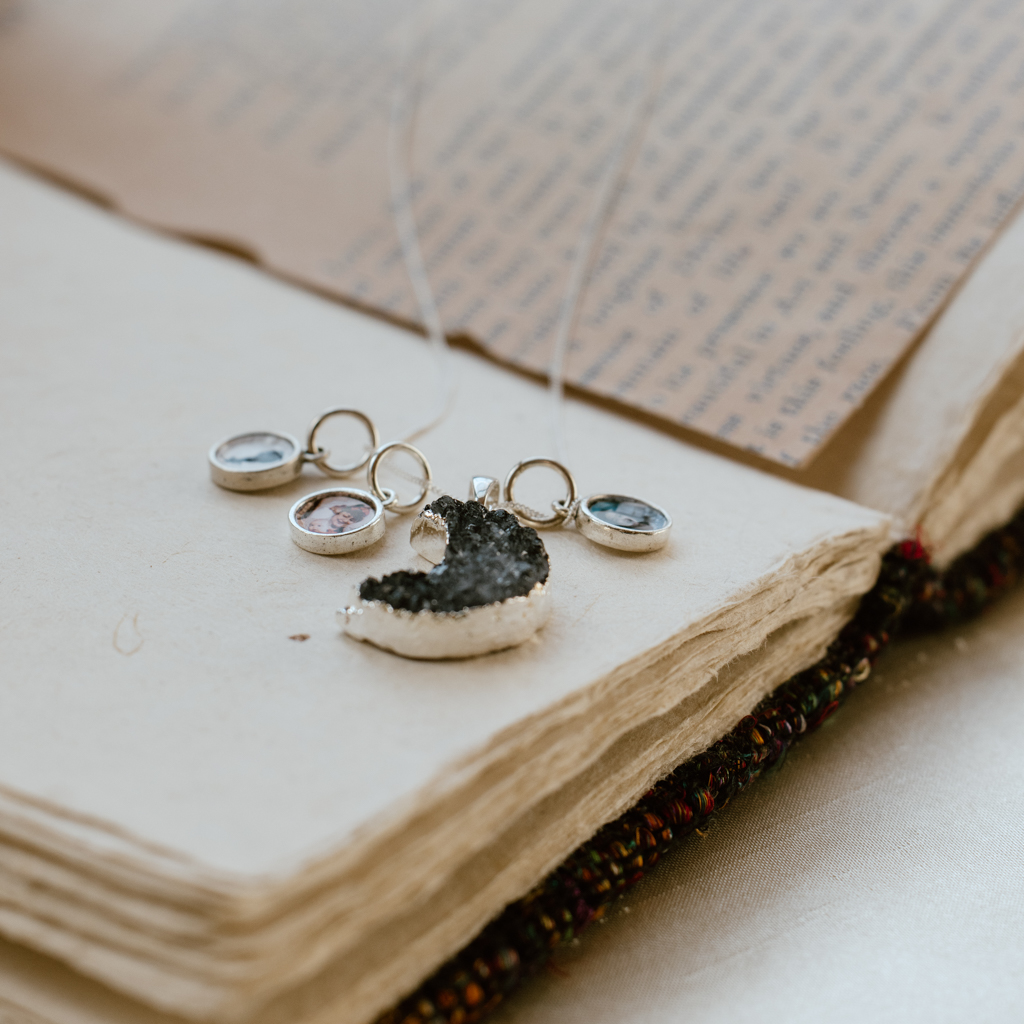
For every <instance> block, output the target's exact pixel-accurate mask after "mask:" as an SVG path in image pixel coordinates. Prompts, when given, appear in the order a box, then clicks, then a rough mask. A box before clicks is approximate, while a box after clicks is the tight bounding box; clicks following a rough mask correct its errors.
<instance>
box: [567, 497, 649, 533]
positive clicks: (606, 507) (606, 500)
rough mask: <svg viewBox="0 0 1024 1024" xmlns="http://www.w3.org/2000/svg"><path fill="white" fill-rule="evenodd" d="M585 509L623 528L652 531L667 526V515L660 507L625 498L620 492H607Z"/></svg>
mask: <svg viewBox="0 0 1024 1024" xmlns="http://www.w3.org/2000/svg"><path fill="white" fill-rule="evenodd" d="M587 511H589V512H590V514H591V515H592V516H593V517H594V518H595V519H600V520H601V522H602V523H607V524H608V525H609V526H618V527H621V528H622V529H625V530H640V531H642V532H644V533H653V532H654V531H655V530H663V529H664V528H665V527H666V526H668V516H666V515H665V513H664V512H662V511H661V509H658V508H654V506H653V505H648V504H647V503H646V502H643V501H639V500H638V499H637V498H627V497H625V496H624V495H622V494H609V495H607V496H605V497H603V498H597V499H596V500H595V501H592V502H590V504H589V505H587Z"/></svg>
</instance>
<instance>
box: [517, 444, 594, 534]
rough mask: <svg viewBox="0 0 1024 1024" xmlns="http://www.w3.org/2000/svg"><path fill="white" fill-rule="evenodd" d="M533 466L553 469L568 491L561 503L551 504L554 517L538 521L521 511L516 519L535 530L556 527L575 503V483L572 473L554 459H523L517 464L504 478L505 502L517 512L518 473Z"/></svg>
mask: <svg viewBox="0 0 1024 1024" xmlns="http://www.w3.org/2000/svg"><path fill="white" fill-rule="evenodd" d="M535 466H546V467H547V468H548V469H553V470H554V471H555V472H556V473H559V474H560V475H561V477H562V479H563V480H564V481H565V486H566V488H567V489H568V491H569V493H568V494H567V495H566V497H565V498H563V499H562V500H561V501H553V502H552V503H551V507H552V508H553V509H554V515H550V516H545V517H544V518H543V519H540V518H534V517H533V516H530V515H527V514H526V513H525V512H522V511H517V512H516V517H517V518H518V519H519V520H521V521H522V522H524V523H526V525H527V526H532V527H533V528H534V529H536V530H543V529H546V528H547V527H549V526H558V524H559V523H561V522H562V521H563V520H564V519H565V518H566V516H568V514H569V509H570V508H571V507H572V506H573V504H574V503H575V501H576V493H577V492H576V481H575V480H574V479H573V477H572V473H570V472H569V470H567V469H566V468H565V466H563V465H562V464H561V463H560V462H556V461H555V460H554V459H525V460H523V461H522V462H517V463H516V464H515V465H514V466H513V467H512V469H511V470H510V471H509V474H508V476H507V477H505V501H506V503H507V504H509V505H511V506H513V508H516V509H517V510H518V506H517V505H516V499H515V491H514V487H515V482H516V480H517V479H518V477H519V475H520V473H524V472H525V471H526V470H528V469H533V468H534V467H535Z"/></svg>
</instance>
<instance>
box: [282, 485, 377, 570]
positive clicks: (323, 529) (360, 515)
mask: <svg viewBox="0 0 1024 1024" xmlns="http://www.w3.org/2000/svg"><path fill="white" fill-rule="evenodd" d="M288 526H289V528H290V530H291V536H292V540H293V541H295V543H296V544H298V546H299V547H300V548H303V549H304V550H306V551H311V552H312V553H313V554H314V555H347V554H348V553H349V552H351V551H358V550H359V549H360V548H365V547H369V546H370V545H371V544H376V542H377V541H379V540H380V539H381V537H383V536H384V529H385V524H384V505H383V503H382V502H381V501H380V500H379V499H378V498H376V497H375V496H374V495H372V494H369V493H368V492H367V491H360V490H357V489H356V488H354V487H330V488H328V489H327V490H323V491H315V492H314V493H313V494H307V495H306V496H305V497H304V498H300V499H299V500H298V501H297V502H296V503H295V504H294V505H293V506H292V508H291V511H290V512H289V513H288Z"/></svg>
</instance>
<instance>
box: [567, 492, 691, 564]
mask: <svg viewBox="0 0 1024 1024" xmlns="http://www.w3.org/2000/svg"><path fill="white" fill-rule="evenodd" d="M573 519H574V521H575V523H576V529H577V530H579V531H580V533H582V534H583V536H584V537H586V538H587V540H592V541H594V543H595V544H603V545H604V546H605V547H606V548H614V549H615V550H616V551H636V552H641V551H657V550H658V548H663V547H664V546H665V545H666V544H667V543H668V535H669V532H670V531H671V529H672V517H671V516H670V515H669V514H668V513H667V512H666V511H665V510H664V509H663V508H659V507H658V506H657V505H652V504H651V503H650V502H647V501H641V500H640V499H639V498H629V497H626V496H625V495H624V494H592V495H591V496H590V497H589V498H584V499H583V500H582V501H581V502H580V503H579V505H578V506H577V508H576V512H575V515H574V516H573Z"/></svg>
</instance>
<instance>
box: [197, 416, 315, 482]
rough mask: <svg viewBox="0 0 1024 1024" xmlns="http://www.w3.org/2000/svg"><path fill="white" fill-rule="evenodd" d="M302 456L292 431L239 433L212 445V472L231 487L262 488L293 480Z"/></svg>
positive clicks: (212, 474) (214, 478)
mask: <svg viewBox="0 0 1024 1024" xmlns="http://www.w3.org/2000/svg"><path fill="white" fill-rule="evenodd" d="M302 457H303V456H302V449H301V448H300V447H299V442H298V441H296V440H295V438H294V437H292V436H291V434H281V433H277V432H272V431H267V430H258V431H253V432H251V433H248V434H236V435H235V436H234V437H229V438H228V439H227V440H226V441H221V442H220V444H215V445H214V446H213V447H212V448H211V449H210V476H211V478H212V479H213V482H214V483H215V484H217V486H218V487H225V488H227V489H228V490H229V491H262V490H265V489H266V488H268V487H280V486H281V484H286V483H290V482H291V481H292V480H294V479H295V478H296V477H297V476H298V475H299V473H301V472H302Z"/></svg>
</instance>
